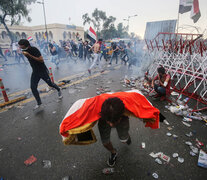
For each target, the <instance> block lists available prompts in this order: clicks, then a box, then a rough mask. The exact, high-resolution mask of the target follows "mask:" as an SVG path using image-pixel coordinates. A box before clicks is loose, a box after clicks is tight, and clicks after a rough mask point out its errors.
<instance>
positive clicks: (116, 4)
mask: <svg viewBox="0 0 207 180" xmlns="http://www.w3.org/2000/svg"><path fill="white" fill-rule="evenodd" d="M40 1H42V0H40ZM199 4H200V11H201V18H200V19H199V21H198V22H197V23H195V24H194V23H193V21H192V19H190V12H188V13H185V14H182V15H181V14H180V21H179V26H181V27H183V25H188V26H196V27H199V30H200V33H203V31H204V30H205V29H207V0H199ZM95 8H98V9H99V10H103V11H105V12H106V14H107V16H110V15H111V16H114V17H116V18H117V20H116V24H118V23H120V22H123V23H124V25H127V22H126V21H123V19H124V18H127V17H128V16H132V15H135V14H137V17H134V18H131V19H130V25H129V30H130V32H135V33H136V34H137V35H139V36H141V37H143V36H144V32H145V27H146V22H151V21H160V20H169V19H177V17H178V8H179V0H73V1H72V0H45V9H46V18H47V23H48V24H50V23H63V24H69V23H70V24H74V25H77V26H83V21H82V15H83V14H85V13H89V14H91V13H92V12H93V10H94V9H95ZM30 9H31V12H30V16H31V18H32V22H30V23H28V22H24V25H29V26H31V25H40V24H44V16H43V9H42V5H41V4H38V3H36V4H33V5H31V6H30ZM69 17H70V18H71V20H70V22H69ZM185 27H187V26H185ZM84 28H85V29H87V28H88V26H85V27H84ZM193 29H194V28H191V29H188V30H186V32H188V33H189V32H190V31H192V30H193ZM193 33H196V30H195V31H194V32H193ZM205 34H207V32H206V33H205Z"/></svg>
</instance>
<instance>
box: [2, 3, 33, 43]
mask: <svg viewBox="0 0 207 180" xmlns="http://www.w3.org/2000/svg"><path fill="white" fill-rule="evenodd" d="M35 1H36V0H0V23H1V24H3V25H4V27H5V29H6V30H7V33H8V35H9V37H10V39H11V41H13V39H14V37H13V35H12V33H11V32H10V31H9V29H8V27H7V23H9V24H10V25H14V24H15V25H18V24H19V23H20V22H21V20H22V18H25V19H26V20H27V21H29V22H30V21H31V18H30V17H29V9H28V5H30V4H31V3H34V2H35Z"/></svg>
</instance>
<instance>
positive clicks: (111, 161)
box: [107, 152, 118, 167]
mask: <svg viewBox="0 0 207 180" xmlns="http://www.w3.org/2000/svg"><path fill="white" fill-rule="evenodd" d="M117 155H118V153H117V152H116V153H114V154H113V153H111V156H110V157H109V160H108V161H107V164H108V166H110V167H113V166H114V165H115V163H116V158H117Z"/></svg>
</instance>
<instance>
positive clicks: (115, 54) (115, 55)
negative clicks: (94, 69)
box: [110, 52, 118, 64]
mask: <svg viewBox="0 0 207 180" xmlns="http://www.w3.org/2000/svg"><path fill="white" fill-rule="evenodd" d="M114 57H115V58H116V64H117V63H118V53H115V52H113V53H112V55H111V59H110V64H111V63H112V59H113V58H114Z"/></svg>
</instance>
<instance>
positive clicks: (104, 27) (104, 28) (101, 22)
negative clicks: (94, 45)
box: [82, 8, 129, 39]
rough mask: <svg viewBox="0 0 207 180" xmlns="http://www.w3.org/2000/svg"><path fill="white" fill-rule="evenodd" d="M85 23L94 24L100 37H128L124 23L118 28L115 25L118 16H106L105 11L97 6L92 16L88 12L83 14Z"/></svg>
mask: <svg viewBox="0 0 207 180" xmlns="http://www.w3.org/2000/svg"><path fill="white" fill-rule="evenodd" d="M82 19H83V25H86V24H89V25H91V24H93V27H94V28H95V31H96V34H97V36H98V37H99V38H104V39H112V38H117V37H119V38H122V37H128V36H129V35H128V33H127V29H126V27H124V26H123V24H122V23H119V24H118V26H117V28H116V27H115V21H116V18H115V17H113V16H109V17H107V16H106V13H105V12H104V11H101V10H98V9H97V8H96V9H95V10H94V11H93V13H92V14H91V16H89V14H88V13H86V14H84V15H83V16H82Z"/></svg>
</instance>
